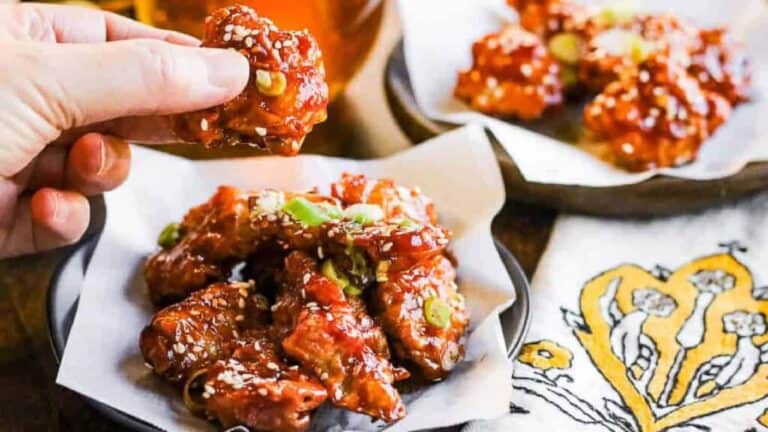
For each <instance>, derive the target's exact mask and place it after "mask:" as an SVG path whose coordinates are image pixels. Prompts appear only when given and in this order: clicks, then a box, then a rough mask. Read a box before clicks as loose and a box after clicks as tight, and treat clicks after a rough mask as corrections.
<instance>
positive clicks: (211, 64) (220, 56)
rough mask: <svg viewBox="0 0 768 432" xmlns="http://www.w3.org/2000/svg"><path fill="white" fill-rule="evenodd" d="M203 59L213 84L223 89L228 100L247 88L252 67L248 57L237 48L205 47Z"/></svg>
mask: <svg viewBox="0 0 768 432" xmlns="http://www.w3.org/2000/svg"><path fill="white" fill-rule="evenodd" d="M203 59H204V61H205V66H206V69H207V71H208V82H209V84H210V85H211V86H213V87H217V88H220V89H222V90H223V95H222V97H224V98H226V100H224V101H222V102H226V101H227V100H229V99H232V98H234V97H235V96H237V95H239V94H240V93H242V92H243V90H245V86H246V85H247V84H248V79H249V78H250V74H251V68H250V64H249V62H248V59H247V58H246V57H245V56H244V55H242V54H240V53H239V52H237V51H235V50H229V49H221V48H204V49H203Z"/></svg>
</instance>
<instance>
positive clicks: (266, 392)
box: [257, 387, 269, 397]
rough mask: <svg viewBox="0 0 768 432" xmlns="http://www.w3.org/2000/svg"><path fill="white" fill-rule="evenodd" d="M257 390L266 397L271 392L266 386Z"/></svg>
mask: <svg viewBox="0 0 768 432" xmlns="http://www.w3.org/2000/svg"><path fill="white" fill-rule="evenodd" d="M257 392H258V393H259V394H260V395H262V396H264V397H266V396H267V395H268V394H269V392H268V391H267V389H265V388H264V387H261V388H259V389H258V390H257Z"/></svg>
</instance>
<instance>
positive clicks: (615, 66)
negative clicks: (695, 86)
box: [578, 14, 697, 91]
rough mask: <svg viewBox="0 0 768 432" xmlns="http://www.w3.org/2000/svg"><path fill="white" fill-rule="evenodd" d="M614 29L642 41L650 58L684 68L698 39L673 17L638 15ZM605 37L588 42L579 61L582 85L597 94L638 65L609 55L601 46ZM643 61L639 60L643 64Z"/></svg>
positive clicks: (598, 35)
mask: <svg viewBox="0 0 768 432" xmlns="http://www.w3.org/2000/svg"><path fill="white" fill-rule="evenodd" d="M612 28H614V29H617V30H620V31H623V32H626V34H631V35H635V36H636V37H637V38H638V40H642V41H643V44H644V45H645V46H646V47H647V50H648V54H650V53H657V54H663V55H666V56H667V57H668V58H670V59H673V60H674V61H678V62H680V63H681V64H685V63H687V62H688V56H689V51H690V50H691V48H692V47H693V46H694V44H695V43H696V38H697V33H696V29H695V28H694V27H693V26H691V25H690V24H688V23H687V22H685V21H683V20H681V19H680V18H678V17H677V16H675V15H672V14H661V15H636V16H634V17H632V19H630V20H628V21H626V22H621V23H617V24H616V25H615V26H613V27H612ZM603 30H608V28H604V29H603ZM605 34H606V33H603V32H598V33H595V34H593V35H592V37H591V38H588V39H586V44H585V48H584V52H583V53H582V56H581V59H580V60H579V72H578V77H579V81H580V82H582V83H584V84H585V85H586V86H587V87H588V88H590V89H592V90H595V91H602V90H603V88H605V86H607V85H608V84H610V83H611V82H613V81H616V80H618V79H619V77H620V76H621V75H622V74H626V73H632V72H633V71H634V70H636V69H637V67H638V63H639V62H638V59H635V58H633V57H632V55H630V53H627V52H624V53H616V52H610V51H609V50H607V49H606V48H605V47H604V46H601V44H600V43H598V42H599V40H600V38H601V36H604V35H605ZM642 60H643V59H640V62H642Z"/></svg>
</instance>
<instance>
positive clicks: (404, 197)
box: [331, 173, 437, 225]
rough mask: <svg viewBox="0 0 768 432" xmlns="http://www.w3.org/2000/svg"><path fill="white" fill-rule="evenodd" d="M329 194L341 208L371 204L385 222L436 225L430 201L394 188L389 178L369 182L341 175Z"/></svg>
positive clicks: (414, 191)
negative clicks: (382, 213)
mask: <svg viewBox="0 0 768 432" xmlns="http://www.w3.org/2000/svg"><path fill="white" fill-rule="evenodd" d="M331 195H333V196H334V197H335V198H338V199H339V200H340V201H341V202H342V203H343V204H344V205H345V206H350V205H355V204H375V205H378V206H379V207H381V209H382V210H384V215H385V217H386V218H387V219H398V218H405V219H409V220H411V221H414V222H418V223H424V224H433V225H434V224H437V212H436V211H435V205H434V203H433V202H432V200H431V199H429V198H428V197H427V196H426V195H424V194H423V193H421V190H419V188H413V189H408V188H406V187H403V186H398V185H397V184H395V182H394V181H393V180H392V179H369V178H367V177H366V176H364V175H362V174H357V175H352V174H349V173H344V174H343V175H342V176H341V180H339V181H338V182H335V183H333V184H331Z"/></svg>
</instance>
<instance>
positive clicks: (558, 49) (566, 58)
mask: <svg viewBox="0 0 768 432" xmlns="http://www.w3.org/2000/svg"><path fill="white" fill-rule="evenodd" d="M581 46H582V40H581V38H580V37H579V36H577V35H575V34H573V33H558V34H556V35H554V36H552V39H550V40H549V43H548V47H549V52H550V53H552V56H554V57H555V58H556V59H557V60H559V61H561V62H563V63H566V64H576V63H578V62H579V59H580V58H581Z"/></svg>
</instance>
